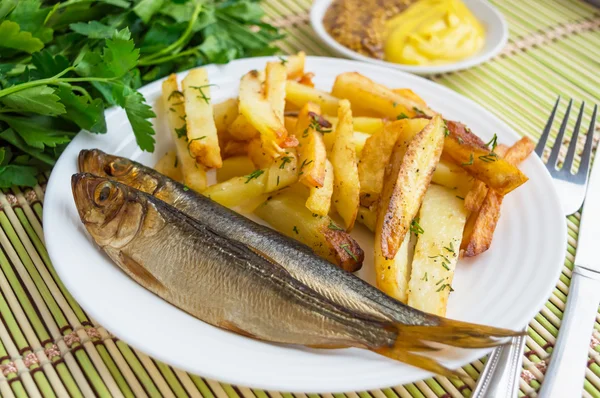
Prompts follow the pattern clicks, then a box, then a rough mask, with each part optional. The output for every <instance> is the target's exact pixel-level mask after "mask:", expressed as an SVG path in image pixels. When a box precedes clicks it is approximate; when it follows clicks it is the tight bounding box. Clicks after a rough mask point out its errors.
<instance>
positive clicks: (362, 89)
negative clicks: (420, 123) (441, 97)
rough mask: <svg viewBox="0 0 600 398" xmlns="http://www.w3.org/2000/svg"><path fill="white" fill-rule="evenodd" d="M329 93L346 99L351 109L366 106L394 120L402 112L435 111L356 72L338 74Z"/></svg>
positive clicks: (428, 113)
mask: <svg viewBox="0 0 600 398" xmlns="http://www.w3.org/2000/svg"><path fill="white" fill-rule="evenodd" d="M331 94H332V95H333V96H334V97H337V98H346V99H348V100H349V101H350V102H351V103H352V109H353V110H354V109H355V107H358V108H366V109H369V110H371V111H373V112H376V113H377V114H379V115H381V116H384V117H388V118H390V119H392V120H396V118H397V117H398V116H400V115H402V114H404V115H406V116H408V117H414V116H417V115H420V114H424V115H427V116H433V115H435V112H433V111H432V110H431V109H429V108H427V107H424V106H423V105H421V103H419V102H417V101H414V100H412V99H410V98H407V97H404V96H402V95H400V94H398V93H395V92H394V91H392V90H390V89H389V88H387V87H385V86H383V85H381V84H378V83H375V82H374V81H372V80H371V79H369V78H368V77H365V76H363V75H361V74H360V73H357V72H346V73H341V74H339V75H338V76H337V78H336V79H335V83H334V84H333V89H332V90H331Z"/></svg>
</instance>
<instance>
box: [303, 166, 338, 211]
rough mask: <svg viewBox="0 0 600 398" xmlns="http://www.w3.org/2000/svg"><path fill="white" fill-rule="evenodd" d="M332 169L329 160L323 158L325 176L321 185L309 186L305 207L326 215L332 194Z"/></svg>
mask: <svg viewBox="0 0 600 398" xmlns="http://www.w3.org/2000/svg"><path fill="white" fill-rule="evenodd" d="M333 181H334V171H333V166H332V165H331V162H329V160H327V159H326V160H325V178H324V179H323V186H322V187H318V186H311V187H309V194H308V199H306V208H307V209H308V210H310V211H312V212H313V213H314V214H318V215H320V216H326V215H327V214H329V209H330V208H331V196H332V195H333Z"/></svg>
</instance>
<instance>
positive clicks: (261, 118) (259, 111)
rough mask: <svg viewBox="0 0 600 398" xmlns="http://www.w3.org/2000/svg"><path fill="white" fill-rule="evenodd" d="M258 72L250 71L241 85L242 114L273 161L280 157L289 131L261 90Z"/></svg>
mask: <svg viewBox="0 0 600 398" xmlns="http://www.w3.org/2000/svg"><path fill="white" fill-rule="evenodd" d="M261 84H262V83H261V81H260V79H259V77H258V72H257V71H250V72H249V73H247V74H245V75H244V76H243V77H242V80H241V83H240V93H239V100H240V113H241V114H242V115H244V117H245V118H246V119H247V120H248V122H249V123H250V124H251V125H252V126H254V128H256V129H257V130H258V131H259V133H260V138H261V141H262V144H263V149H264V150H265V153H267V154H268V155H269V156H271V157H272V158H273V159H275V158H277V157H279V156H280V154H281V152H282V149H281V147H280V146H279V144H280V143H281V142H282V141H283V140H285V139H286V137H287V131H286V129H285V126H284V125H283V120H281V119H279V118H278V117H277V115H276V114H275V112H274V111H273V108H272V107H271V104H270V103H269V101H268V100H267V99H266V98H265V96H264V95H263V93H262V89H261Z"/></svg>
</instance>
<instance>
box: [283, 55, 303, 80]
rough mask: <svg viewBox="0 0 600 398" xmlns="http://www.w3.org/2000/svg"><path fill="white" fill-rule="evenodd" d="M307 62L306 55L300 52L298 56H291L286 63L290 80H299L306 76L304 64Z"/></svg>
mask: <svg viewBox="0 0 600 398" xmlns="http://www.w3.org/2000/svg"><path fill="white" fill-rule="evenodd" d="M305 61H306V53H305V52H304V51H300V52H299V53H298V54H296V55H290V56H289V57H287V59H286V60H285V61H282V62H283V63H285V69H286V71H287V78H288V79H298V78H301V77H302V75H304V62H305Z"/></svg>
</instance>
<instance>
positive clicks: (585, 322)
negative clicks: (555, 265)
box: [539, 266, 600, 398]
mask: <svg viewBox="0 0 600 398" xmlns="http://www.w3.org/2000/svg"><path fill="white" fill-rule="evenodd" d="M599 278H600V276H599V275H598V274H596V273H594V272H590V271H588V270H586V269H582V268H581V267H579V266H575V268H574V269H573V275H572V277H571V286H570V287H569V295H568V296H567V308H566V309H565V312H564V315H563V319H562V322H561V325H560V330H559V333H558V339H557V341H556V345H555V346H554V349H553V350H552V356H551V357H550V365H549V366H548V371H547V372H546V375H545V377H544V381H543V382H542V388H541V390H540V393H539V397H541V398H559V397H572V396H580V395H581V393H582V392H583V380H584V378H585V368H586V367H587V358H588V348H589V346H590V339H591V335H592V330H593V327H594V322H595V320H596V314H597V313H598V303H600V279H599Z"/></svg>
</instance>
